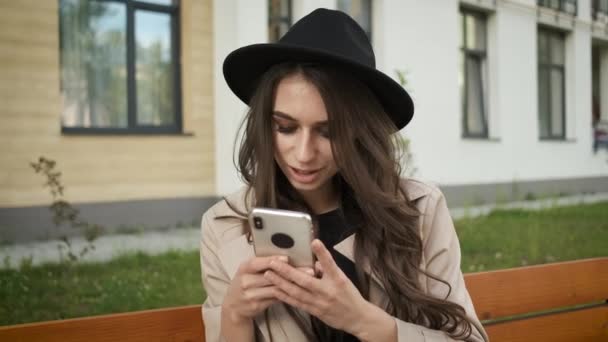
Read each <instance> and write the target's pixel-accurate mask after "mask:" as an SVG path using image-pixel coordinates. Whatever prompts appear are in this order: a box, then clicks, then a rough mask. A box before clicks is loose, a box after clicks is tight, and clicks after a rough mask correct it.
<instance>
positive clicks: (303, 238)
mask: <svg viewBox="0 0 608 342" xmlns="http://www.w3.org/2000/svg"><path fill="white" fill-rule="evenodd" d="M249 224H250V227H251V235H252V238H253V247H254V250H255V255H256V256H273V255H286V256H287V257H289V263H290V264H291V265H292V266H294V267H313V265H314V257H313V253H312V249H311V248H310V243H311V242H312V239H313V236H314V232H313V225H312V219H311V218H310V215H309V214H307V213H303V212H299V211H291V210H282V209H271V208H253V209H252V211H251V213H250V214H249Z"/></svg>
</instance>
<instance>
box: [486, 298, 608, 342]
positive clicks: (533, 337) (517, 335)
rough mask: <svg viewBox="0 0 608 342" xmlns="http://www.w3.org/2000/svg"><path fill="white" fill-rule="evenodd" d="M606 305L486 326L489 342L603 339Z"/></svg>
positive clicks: (590, 341) (589, 341) (607, 337)
mask: <svg viewBox="0 0 608 342" xmlns="http://www.w3.org/2000/svg"><path fill="white" fill-rule="evenodd" d="M607 323H608V305H602V306H600V307H594V308H589V309H584V310H577V311H570V312H563V313H558V314H552V315H547V316H539V317H534V318H528V319H523V320H516V321H510V322H505V323H497V324H491V325H487V326H485V329H486V332H487V333H488V335H489V336H490V341H492V342H502V341H505V342H507V341H508V342H529V341H551V342H571V341H585V342H606V341H608V324H607Z"/></svg>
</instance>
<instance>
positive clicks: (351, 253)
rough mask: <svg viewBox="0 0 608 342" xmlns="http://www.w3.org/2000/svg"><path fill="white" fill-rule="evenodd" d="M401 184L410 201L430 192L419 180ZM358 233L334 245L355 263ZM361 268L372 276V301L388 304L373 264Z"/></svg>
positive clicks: (365, 262)
mask: <svg viewBox="0 0 608 342" xmlns="http://www.w3.org/2000/svg"><path fill="white" fill-rule="evenodd" d="M401 186H402V187H403V188H404V189H405V190H406V196H407V198H408V200H409V201H410V202H413V201H416V200H418V199H420V198H422V197H424V196H426V195H427V194H428V193H429V190H428V187H425V186H422V185H421V184H420V183H419V182H418V181H414V180H403V181H402V183H401ZM356 235H357V234H356V233H353V234H351V235H350V236H348V237H347V238H346V239H344V240H342V241H341V242H340V243H338V244H337V245H335V246H334V250H336V251H337V252H338V253H340V254H342V255H343V256H344V257H346V258H348V259H349V260H350V261H352V262H353V263H354V262H355V239H356ZM361 269H362V270H363V271H364V272H365V273H366V274H367V275H368V276H370V277H371V279H372V281H373V282H372V284H371V287H370V294H369V296H370V298H369V299H370V301H371V302H372V303H374V304H376V305H378V306H379V307H381V308H384V307H385V306H386V304H388V297H387V295H386V290H385V288H384V285H383V284H382V282H381V281H380V279H379V278H378V276H377V275H376V274H375V273H374V272H372V268H371V265H370V263H369V261H368V260H364V261H363V265H361Z"/></svg>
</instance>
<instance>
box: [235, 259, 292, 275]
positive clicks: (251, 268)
mask: <svg viewBox="0 0 608 342" xmlns="http://www.w3.org/2000/svg"><path fill="white" fill-rule="evenodd" d="M273 260H279V261H283V262H287V256H285V255H277V256H268V257H255V258H252V259H251V260H249V261H247V262H245V263H243V264H241V270H242V273H260V272H264V271H266V270H267V269H268V268H269V264H270V262H272V261H273Z"/></svg>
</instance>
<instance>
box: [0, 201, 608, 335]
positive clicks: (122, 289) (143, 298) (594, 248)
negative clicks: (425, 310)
mask: <svg viewBox="0 0 608 342" xmlns="http://www.w3.org/2000/svg"><path fill="white" fill-rule="evenodd" d="M456 229H457V231H458V235H459V237H460V242H461V246H462V253H463V260H462V269H463V270H464V271H465V272H471V271H480V270H490V269H498V268H505V267H516V266H521V265H524V264H528V265H531V264H539V263H545V262H552V261H563V260H573V259H581V258H589V257H597V256H607V255H608V247H607V246H608V202H605V203H598V204H593V205H581V206H574V207H564V208H555V209H548V210H544V211H539V212H526V211H520V210H510V211H496V212H494V213H492V214H491V215H489V216H486V217H481V218H476V219H463V220H459V221H457V222H456ZM203 298H204V291H203V289H202V288H201V285H200V270H199V261H198V253H197V252H195V251H194V252H170V253H166V254H163V255H158V256H147V255H143V254H134V255H128V256H124V257H121V258H118V259H115V260H114V261H112V262H108V263H100V264H76V265H72V266H68V265H44V266H39V267H25V268H23V269H21V270H19V271H17V270H6V269H3V270H0V302H1V303H2V304H1V306H0V325H7V324H16V323H25V322H34V321H42V320H52V319H61V318H70V317H80V316H90V315H98V314H104V313H114V312H125V311H134V310H143V309H152V308H161V307H168V306H177V305H186V304H196V303H201V302H202V301H203Z"/></svg>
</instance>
